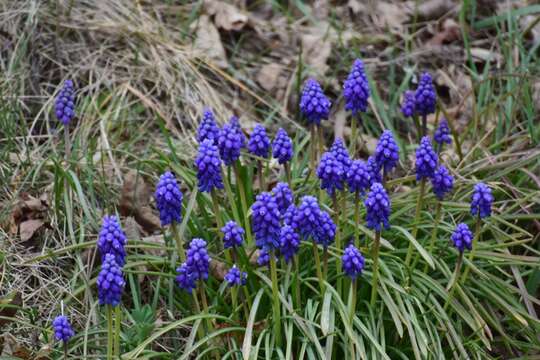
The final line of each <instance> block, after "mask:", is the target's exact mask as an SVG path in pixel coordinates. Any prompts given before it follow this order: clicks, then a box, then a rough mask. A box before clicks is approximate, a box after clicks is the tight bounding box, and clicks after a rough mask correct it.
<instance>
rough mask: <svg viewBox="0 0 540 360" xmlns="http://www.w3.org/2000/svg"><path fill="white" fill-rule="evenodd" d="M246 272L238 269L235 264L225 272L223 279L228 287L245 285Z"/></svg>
mask: <svg viewBox="0 0 540 360" xmlns="http://www.w3.org/2000/svg"><path fill="white" fill-rule="evenodd" d="M246 280H247V273H245V272H243V271H240V269H238V268H237V267H236V264H235V265H233V267H232V268H231V269H230V270H229V271H228V272H227V274H225V281H226V282H227V285H228V286H229V287H233V286H241V285H245V284H246Z"/></svg>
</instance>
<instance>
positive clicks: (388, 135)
mask: <svg viewBox="0 0 540 360" xmlns="http://www.w3.org/2000/svg"><path fill="white" fill-rule="evenodd" d="M375 160H376V161H377V164H378V165H379V167H381V168H384V171H385V172H390V171H392V169H393V168H394V167H395V166H396V165H397V162H398V161H399V148H398V146H397V144H396V141H395V140H394V136H393V135H392V132H391V131H390V130H384V131H383V133H382V135H381V137H380V139H379V142H378V143H377V147H376V148H375Z"/></svg>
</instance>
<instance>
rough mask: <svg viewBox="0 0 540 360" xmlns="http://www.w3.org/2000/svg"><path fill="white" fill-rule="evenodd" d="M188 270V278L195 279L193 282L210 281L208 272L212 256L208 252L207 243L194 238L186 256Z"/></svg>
mask: <svg viewBox="0 0 540 360" xmlns="http://www.w3.org/2000/svg"><path fill="white" fill-rule="evenodd" d="M185 264H186V267H187V268H186V269H187V273H188V274H189V275H188V276H192V277H193V279H192V280H193V281H197V280H201V281H204V280H206V279H208V270H209V267H210V256H209V255H208V251H207V250H206V241H204V240H203V239H199V238H194V239H193V240H191V242H190V243H189V249H188V251H187V254H186V262H185Z"/></svg>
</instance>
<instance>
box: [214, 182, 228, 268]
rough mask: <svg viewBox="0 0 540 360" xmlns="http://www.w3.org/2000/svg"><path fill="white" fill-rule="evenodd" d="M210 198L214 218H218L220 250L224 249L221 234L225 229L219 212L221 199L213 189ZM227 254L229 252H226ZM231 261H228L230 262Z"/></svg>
mask: <svg viewBox="0 0 540 360" xmlns="http://www.w3.org/2000/svg"><path fill="white" fill-rule="evenodd" d="M210 196H211V197H212V207H213V208H214V216H215V217H216V223H217V226H218V229H217V232H218V233H219V238H220V240H221V241H220V242H219V243H218V245H217V247H218V250H221V249H222V245H223V234H222V233H221V228H222V227H223V220H222V219H221V213H220V211H219V199H218V195H217V192H216V189H212V192H211V193H210ZM226 254H227V252H226ZM229 260H230V259H227V261H229Z"/></svg>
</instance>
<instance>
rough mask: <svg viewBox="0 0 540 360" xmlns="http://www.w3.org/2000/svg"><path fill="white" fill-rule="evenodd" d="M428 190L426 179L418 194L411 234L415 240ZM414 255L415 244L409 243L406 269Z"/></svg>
mask: <svg viewBox="0 0 540 360" xmlns="http://www.w3.org/2000/svg"><path fill="white" fill-rule="evenodd" d="M425 189H426V179H425V178H423V179H422V180H421V181H420V193H419V194H418V199H417V200H416V211H415V212H414V224H413V229H412V232H411V235H412V237H413V238H414V239H416V235H417V234H418V223H419V222H420V212H421V210H422V203H423V201H424V192H425ZM412 254H413V243H412V241H410V242H409V248H408V249H407V257H406V258H405V267H406V268H408V267H409V264H410V263H411V259H412Z"/></svg>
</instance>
